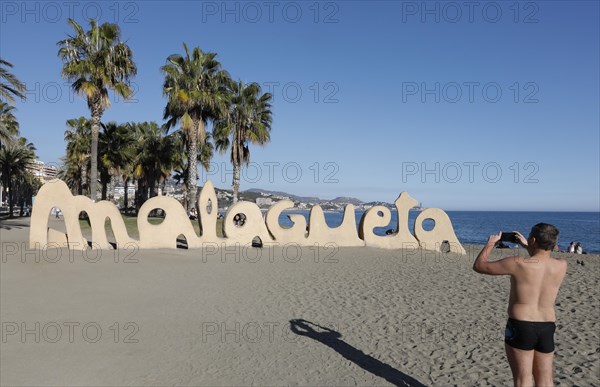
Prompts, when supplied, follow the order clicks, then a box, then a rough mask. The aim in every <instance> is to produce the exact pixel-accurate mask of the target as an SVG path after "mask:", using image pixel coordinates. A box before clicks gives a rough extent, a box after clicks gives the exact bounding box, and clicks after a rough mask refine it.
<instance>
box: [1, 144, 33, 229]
mask: <svg viewBox="0 0 600 387" xmlns="http://www.w3.org/2000/svg"><path fill="white" fill-rule="evenodd" d="M34 160H35V147H34V146H33V144H31V143H27V140H26V139H25V138H23V137H21V138H20V139H19V140H18V141H16V142H15V143H14V144H11V145H7V146H5V147H3V148H2V149H0V171H2V184H3V185H4V186H5V187H6V188H7V190H8V207H9V214H10V217H12V216H13V209H14V200H15V189H14V184H15V183H17V181H18V179H19V178H20V177H21V176H22V175H24V174H25V173H27V170H28V169H30V168H31V167H32V166H33V162H34Z"/></svg>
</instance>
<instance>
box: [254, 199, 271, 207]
mask: <svg viewBox="0 0 600 387" xmlns="http://www.w3.org/2000/svg"><path fill="white" fill-rule="evenodd" d="M271 204H273V199H271V198H256V205H257V206H259V207H260V206H270V205H271Z"/></svg>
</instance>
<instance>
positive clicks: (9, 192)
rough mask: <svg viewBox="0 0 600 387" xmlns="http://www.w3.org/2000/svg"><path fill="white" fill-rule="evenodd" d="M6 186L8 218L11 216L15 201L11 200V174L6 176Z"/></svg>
mask: <svg viewBox="0 0 600 387" xmlns="http://www.w3.org/2000/svg"><path fill="white" fill-rule="evenodd" d="M6 188H8V214H9V218H12V217H13V209H14V207H15V203H14V201H13V197H14V192H13V187H12V177H11V176H9V177H8V181H7V184H6Z"/></svg>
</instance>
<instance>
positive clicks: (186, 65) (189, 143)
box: [161, 43, 229, 210]
mask: <svg viewBox="0 0 600 387" xmlns="http://www.w3.org/2000/svg"><path fill="white" fill-rule="evenodd" d="M183 48H184V55H179V54H173V55H170V56H169V57H168V58H167V64H166V65H164V66H163V67H161V71H162V72H163V73H164V75H165V80H164V83H163V94H164V95H165V96H166V97H167V105H166V107H165V111H164V119H166V120H167V123H166V124H165V130H166V131H168V130H169V129H170V128H172V127H174V126H176V125H177V124H179V125H180V127H181V130H182V131H183V132H184V133H185V137H186V148H187V160H188V161H191V162H188V165H187V181H186V185H187V195H186V196H187V209H188V210H189V209H191V208H192V206H195V203H196V191H197V187H196V181H197V180H198V163H197V162H193V160H197V159H198V148H199V146H198V145H200V147H202V146H203V145H204V144H205V143H206V137H207V136H206V126H207V124H208V122H209V121H212V120H215V119H218V118H219V117H220V116H221V114H223V112H224V111H225V110H226V108H227V90H226V84H227V81H228V79H229V74H228V73H227V72H226V71H225V70H223V69H222V68H221V64H220V63H219V62H218V61H217V60H216V56H217V54H215V53H211V52H208V53H205V52H203V51H202V50H201V49H200V48H198V47H195V48H194V49H193V50H192V52H191V53H190V50H189V49H188V47H187V45H186V44H185V43H184V44H183Z"/></svg>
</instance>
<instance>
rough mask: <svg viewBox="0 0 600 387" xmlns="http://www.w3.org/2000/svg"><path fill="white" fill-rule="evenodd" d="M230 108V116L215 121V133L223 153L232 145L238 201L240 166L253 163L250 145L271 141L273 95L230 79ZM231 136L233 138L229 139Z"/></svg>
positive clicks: (235, 190)
mask: <svg viewBox="0 0 600 387" xmlns="http://www.w3.org/2000/svg"><path fill="white" fill-rule="evenodd" d="M229 89H230V107H229V110H228V112H227V115H226V116H225V117H224V118H223V119H220V120H218V121H216V122H215V125H214V132H213V136H214V138H215V145H216V147H217V149H218V150H219V151H220V152H221V153H224V152H225V151H226V150H227V148H228V147H229V145H230V144H231V163H232V164H233V182H232V186H233V202H234V203H236V202H237V201H238V192H239V189H240V168H241V165H242V163H245V164H246V165H248V163H250V148H249V144H250V143H252V144H259V145H264V144H266V143H267V142H269V140H270V138H271V137H270V132H271V123H272V113H271V102H270V101H271V98H272V96H271V94H270V93H264V94H262V91H261V88H260V86H259V85H258V84H257V83H250V84H247V85H246V84H244V83H243V82H242V81H238V82H230V83H229ZM230 137H231V140H230Z"/></svg>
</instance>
